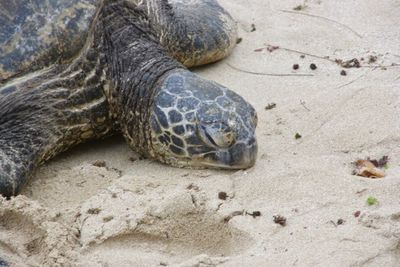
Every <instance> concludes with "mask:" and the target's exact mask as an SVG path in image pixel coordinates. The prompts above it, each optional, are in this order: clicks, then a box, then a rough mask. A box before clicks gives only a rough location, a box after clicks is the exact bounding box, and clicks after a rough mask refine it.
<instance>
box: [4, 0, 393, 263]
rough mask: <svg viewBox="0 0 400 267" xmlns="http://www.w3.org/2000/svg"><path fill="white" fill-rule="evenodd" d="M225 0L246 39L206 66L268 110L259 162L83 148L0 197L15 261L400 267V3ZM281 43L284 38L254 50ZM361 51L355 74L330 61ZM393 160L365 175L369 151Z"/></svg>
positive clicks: (109, 143)
mask: <svg viewBox="0 0 400 267" xmlns="http://www.w3.org/2000/svg"><path fill="white" fill-rule="evenodd" d="M220 2H221V4H222V5H223V6H224V7H226V8H227V9H228V10H229V11H230V12H231V14H232V15H233V17H234V18H235V19H236V20H237V22H238V26H239V35H240V37H241V38H242V42H241V43H240V44H238V46H237V48H236V49H235V50H234V52H233V54H232V55H231V56H230V57H228V58H227V59H225V60H223V61H221V62H219V63H217V64H213V65H210V66H206V67H204V68H199V69H196V70H195V72H197V73H199V74H200V75H202V76H204V77H207V78H208V79H211V80H215V81H217V82H219V83H221V84H224V85H226V86H227V87H229V88H231V89H232V90H235V91H236V92H238V93H239V94H241V95H242V96H244V97H245V98H246V99H247V100H248V101H249V102H250V103H252V104H253V105H254V107H255V108H256V110H257V112H258V118H259V122H258V128H257V136H258V142H259V155H258V160H257V163H256V165H255V166H254V167H253V168H251V169H248V170H244V171H237V172H227V171H217V170H188V169H177V168H172V167H168V166H165V165H162V164H159V163H157V162H154V161H151V160H140V159H138V157H137V156H136V155H135V154H134V153H133V152H132V151H130V149H129V148H128V147H127V145H126V144H125V143H124V141H123V140H122V138H119V137H115V138H111V139H109V140H105V141H102V142H94V143H89V144H84V145H81V146H79V147H77V148H75V149H74V150H72V151H69V152H67V153H64V154H63V155H61V156H59V157H57V158H56V159H54V160H52V161H51V162H49V163H47V164H46V165H45V166H43V167H42V168H41V169H40V170H39V171H38V172H37V174H36V175H35V177H34V178H33V179H32V180H31V181H30V182H29V184H28V185H27V186H26V187H25V188H24V190H23V192H22V194H21V195H20V196H18V197H16V198H13V199H11V200H10V201H6V200H0V255H1V257H2V258H4V259H6V260H8V261H9V262H10V263H11V264H12V265H15V266H400V177H399V175H398V173H399V171H400V117H399V114H400V101H399V95H400V90H399V89H400V66H399V65H398V64H399V63H400V46H399V44H400V30H399V14H400V2H399V1H397V0H382V1H362V0H353V1H334V0H330V1H328V0H321V1H312V0H310V1H306V2H305V5H306V8H305V9H303V10H300V11H294V10H293V8H294V7H296V6H298V5H299V4H303V3H302V1H267V0H235V1H233V0H221V1H220ZM285 10H286V11H290V12H285ZM252 24H254V26H255V27H254V28H255V31H252V28H253V27H252ZM266 44H267V45H268V44H269V45H272V46H279V47H280V48H279V49H276V50H274V51H272V52H270V51H268V50H267V49H264V50H262V51H260V52H255V51H254V50H255V49H257V48H263V47H265V45H266ZM292 50H296V51H300V53H298V52H295V51H292ZM302 53H304V54H305V57H304V58H301V57H300V56H301V55H302ZM308 54H312V55H315V56H319V58H318V57H313V56H310V55H308ZM370 56H376V61H375V62H369V58H370ZM325 57H329V59H327V58H325ZM352 58H358V59H359V60H361V58H364V60H363V61H361V65H362V67H361V68H349V69H346V73H347V75H346V76H342V75H340V72H341V70H342V69H343V68H341V67H340V66H339V65H338V64H336V63H335V62H332V61H330V60H334V59H343V60H348V59H352ZM372 61H373V60H372ZM311 63H314V64H316V66H317V69H316V70H311V69H310V68H309V65H310V64H311ZM393 63H394V65H392V64H393ZM293 64H299V69H298V70H293V69H292V66H293ZM396 64H397V65H396ZM237 69H241V70H242V71H238V70H237ZM246 71H247V72H257V73H264V74H265V73H270V74H290V75H291V76H290V75H289V76H287V75H286V76H279V75H277V76H268V75H261V74H254V73H253V74H252V73H246ZM293 74H306V75H305V76H293ZM270 103H276V107H275V108H273V109H270V110H266V109H265V107H266V106H267V105H268V104H270ZM296 133H298V134H299V135H301V138H299V139H295V135H296ZM384 155H388V156H389V157H390V161H389V164H388V168H387V169H386V170H385V172H386V177H384V178H382V179H368V178H363V177H359V176H355V175H352V171H353V168H354V167H353V165H352V162H354V161H355V160H357V159H360V158H367V157H372V158H380V157H382V156H384ZM98 160H100V161H104V162H105V164H106V165H105V166H103V167H102V166H101V164H100V167H99V166H94V165H93V163H94V162H96V161H98ZM95 165H99V164H95ZM219 192H226V193H227V199H226V200H221V199H219V198H218V193H219ZM368 197H375V198H376V199H377V200H378V202H377V203H376V204H375V205H371V206H369V205H367V202H366V200H367V198H368ZM255 211H259V213H260V215H261V216H252V215H251V214H255V215H258V214H257V213H254V212H255ZM354 213H359V216H358V217H356V216H355V215H354ZM276 215H281V216H284V217H285V218H286V225H285V226H282V225H280V224H276V223H274V221H273V216H276ZM356 215H358V214H356Z"/></svg>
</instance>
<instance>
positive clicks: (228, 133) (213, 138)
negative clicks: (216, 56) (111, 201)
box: [150, 70, 257, 169]
mask: <svg viewBox="0 0 400 267" xmlns="http://www.w3.org/2000/svg"><path fill="white" fill-rule="evenodd" d="M160 86H161V88H160V90H159V91H158V93H157V94H156V96H155V98H154V103H153V108H152V113H151V116H150V125H151V127H150V128H151V147H152V149H151V152H150V153H151V154H152V156H153V157H155V158H157V159H158V160H160V161H162V162H164V163H167V164H171V165H174V166H179V167H200V168H201V167H213V168H222V169H245V168H249V167H251V166H253V165H254V163H255V160H256V156H257V142H256V136H255V128H256V125H257V114H256V112H255V110H254V108H253V107H252V106H251V105H250V104H249V103H247V102H246V101H245V100H244V99H243V98H242V97H241V96H239V95H237V94H236V93H234V92H232V91H230V90H229V89H227V88H225V87H223V86H221V85H219V84H217V83H215V82H212V81H208V80H205V79H203V78H201V77H200V76H198V75H195V74H193V73H191V72H189V71H186V70H177V71H173V72H171V73H168V74H167V75H166V77H165V78H164V79H163V80H162V82H161V85H160Z"/></svg>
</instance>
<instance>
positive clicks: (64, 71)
mask: <svg viewBox="0 0 400 267" xmlns="http://www.w3.org/2000/svg"><path fill="white" fill-rule="evenodd" d="M3 1H5V0H0V4H1V3H3ZM14 1H17V0H14ZM18 1H22V0H18ZM60 1H61V0H60ZM65 1H66V0H62V3H66V2H65ZM196 2H197V3H199V6H197V7H195V6H194V5H193V3H196ZM71 3H77V2H76V1H75V0H71ZM85 3H86V2H85ZM92 4H93V3H92V2H91V4H90V5H91V7H93V5H92ZM207 8H208V9H209V10H208V11H209V14H211V15H210V16H203V15H204V13H198V12H205V11H206V10H207ZM90 10H91V9H90ZM69 11H70V12H72V10H69ZM63 12H64V11H63ZM65 12H66V11H65ZM65 12H64V13H65ZM67 13H68V12H67ZM206 13H207V12H206ZM69 14H73V12H72V13H69ZM88 14H89V13H88ZM90 14H92V15H89V16H88V18H90V21H91V23H90V24H89V26H87V31H85V28H80V30H81V32H79V33H80V34H81V36H82V37H85V41H84V42H80V43H79V44H77V43H74V45H72V46H71V47H68V46H66V45H65V43H63V42H64V41H65V40H64V39H61V40H60V42H61V44H60V43H58V44H57V46H56V47H64V48H65V49H66V50H68V53H67V52H66V53H65V54H68V55H70V56H69V57H66V58H63V60H61V61H60V60H58V59H56V58H54V54H53V53H54V49H53V48H54V47H52V46H54V44H52V43H50V48H46V47H45V48H43V47H40V48H39V49H38V54H35V55H33V56H32V57H30V58H29V60H31V61H29V60H28V61H26V60H25V59H19V58H17V57H12V56H10V57H7V58H6V60H9V61H8V63H7V64H9V63H10V62H11V63H12V64H11V63H10V64H11V65H8V67H10V66H16V64H17V63H21V64H22V65H23V67H24V68H23V69H21V68H8V67H7V68H8V70H6V71H4V68H5V67H4V66H6V65H4V64H3V63H4V62H5V61H4V58H3V61H2V58H0V65H1V64H3V65H2V68H3V69H0V79H1V78H3V80H2V81H1V80H0V193H1V194H3V195H4V196H12V195H15V194H17V193H18V191H19V189H20V188H21V186H22V185H23V184H24V183H25V181H26V180H27V179H28V178H29V177H30V176H31V175H32V173H33V172H34V170H35V169H36V168H37V166H39V165H40V164H42V163H44V162H45V161H47V160H49V159H51V158H52V157H54V156H55V155H57V154H59V153H60V152H62V151H65V150H67V149H69V148H70V147H72V146H74V145H76V144H78V143H81V142H84V141H87V140H89V139H94V138H104V137H106V136H108V135H110V134H112V133H115V132H122V134H123V135H124V136H125V138H126V140H127V142H128V144H129V145H130V146H131V148H132V149H134V150H135V151H137V152H138V153H140V154H142V155H144V156H147V157H150V158H154V159H156V160H159V161H161V162H164V163H167V164H170V165H174V166H179V167H217V168H248V167H250V166H252V165H253V164H254V162H255V158H256V153H257V143H256V139H255V127H256V122H257V117H256V113H255V111H254V109H253V108H252V107H251V105H250V104H248V103H247V102H246V101H245V100H244V99H243V98H241V97H240V96H238V95H237V94H235V93H234V92H232V91H230V90H228V89H226V88H225V87H223V86H221V85H218V84H216V83H214V82H210V81H207V80H205V79H203V78H200V77H199V76H197V75H194V74H192V73H191V72H189V71H188V70H187V69H186V67H185V65H186V66H194V65H201V64H205V63H209V62H213V61H216V60H220V59H221V58H223V57H225V56H227V55H228V54H229V53H230V52H231V50H232V48H233V46H234V43H235V41H236V31H235V29H234V23H233V21H232V19H231V18H230V17H229V15H228V14H227V13H226V12H225V11H224V10H223V9H222V8H221V7H220V6H219V5H218V4H217V3H216V2H215V1H214V0H176V1H175V2H174V3H173V4H171V5H170V4H168V2H167V1H166V0H144V1H139V2H137V1H136V2H135V1H133V0H125V1H124V0H104V1H98V2H97V3H96V12H95V13H90ZM1 15H2V14H1V13H0V19H2V18H3V17H1ZM88 18H85V20H87V21H89V20H88ZM3 19H4V18H3ZM74 19H75V21H74V22H76V21H81V20H82V17H81V16H77V17H76V18H73V19H72V20H74ZM61 21H63V20H61ZM59 23H60V22H59V21H57V27H60V25H59ZM67 33H71V32H67ZM0 35H1V34H0ZM75 35H76V32H75ZM75 35H74V34H72V36H75ZM51 37H54V36H53V35H51ZM17 39H18V38H17ZM35 40H36V41H40V42H42V41H43V38H42V39H40V38H39V37H36V39H35ZM52 40H53V41H54V39H52ZM3 48H4V47H3ZM15 50H16V51H17V52H21V51H22V50H21V47H18V46H16V47H15ZM76 51H78V52H76ZM11 52H12V51H11ZM39 52H40V53H39ZM39 54H40V55H39ZM63 56H65V55H64V54H63ZM24 58H25V57H24ZM43 58H46V59H47V61H46V60H45V61H40V60H39V59H43ZM35 59H37V60H38V61H37V63H38V64H36V65H35V61H34V60H35ZM2 62H3V63H2ZM179 62H181V63H183V64H181V63H179ZM42 63H43V64H42ZM43 66H48V67H47V68H43ZM37 69H40V70H39V71H38V72H35V70H37ZM10 73H11V74H10ZM28 73H29V74H28ZM185 105H186V107H183V106H185Z"/></svg>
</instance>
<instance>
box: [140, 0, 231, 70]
mask: <svg viewBox="0 0 400 267" xmlns="http://www.w3.org/2000/svg"><path fill="white" fill-rule="evenodd" d="M142 5H144V6H145V8H144V9H145V10H146V11H147V13H148V16H149V19H150V21H151V22H152V24H153V25H154V28H155V30H156V31H157V35H158V36H159V38H160V42H161V44H162V45H163V46H164V47H166V48H167V49H168V51H169V53H170V55H172V56H173V57H174V58H175V59H176V60H178V61H179V62H181V63H182V64H183V65H185V66H186V67H194V66H200V65H204V64H208V63H212V62H215V61H218V60H221V59H223V58H225V57H226V56H228V55H229V54H230V53H231V52H232V50H233V48H234V47H235V45H236V42H237V26H236V22H235V21H234V20H233V19H232V17H231V16H230V15H229V13H228V12H227V11H226V10H225V9H224V8H222V7H221V6H220V5H219V4H218V2H217V0H192V1H176V0H169V1H168V0H161V1H160V0H144V1H142Z"/></svg>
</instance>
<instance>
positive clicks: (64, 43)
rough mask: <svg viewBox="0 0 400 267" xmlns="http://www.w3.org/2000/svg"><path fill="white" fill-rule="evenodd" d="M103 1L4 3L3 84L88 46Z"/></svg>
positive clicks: (0, 34)
mask: <svg viewBox="0 0 400 267" xmlns="http://www.w3.org/2000/svg"><path fill="white" fill-rule="evenodd" d="M99 2H100V1H99V0H0V25H1V26H0V85H1V84H2V83H3V82H5V81H6V80H7V79H9V78H11V77H15V76H21V75H24V74H27V73H30V72H33V71H35V70H38V69H41V68H43V67H46V66H50V65H52V64H54V63H57V62H62V61H67V60H68V59H71V58H73V56H74V55H76V54H77V52H78V51H79V50H80V49H81V48H82V46H83V45H84V44H85V41H86V37H87V35H88V32H89V29H90V27H91V22H92V21H93V19H94V17H95V15H96V10H97V5H98V4H99Z"/></svg>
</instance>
